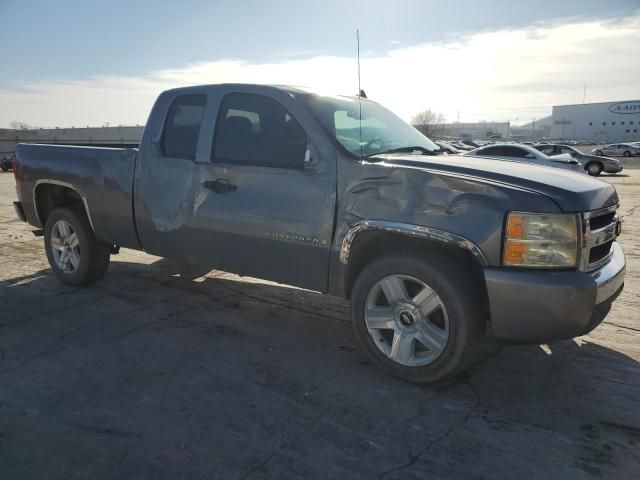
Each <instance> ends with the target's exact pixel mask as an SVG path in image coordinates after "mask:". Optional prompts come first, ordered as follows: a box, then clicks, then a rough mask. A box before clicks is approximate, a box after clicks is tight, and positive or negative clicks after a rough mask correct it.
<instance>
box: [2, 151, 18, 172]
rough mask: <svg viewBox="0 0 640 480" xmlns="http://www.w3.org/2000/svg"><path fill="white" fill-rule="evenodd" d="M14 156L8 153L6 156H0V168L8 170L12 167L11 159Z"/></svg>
mask: <svg viewBox="0 0 640 480" xmlns="http://www.w3.org/2000/svg"><path fill="white" fill-rule="evenodd" d="M15 158H16V156H15V155H9V156H7V157H4V158H2V160H0V169H1V170H2V171H3V172H8V171H9V170H12V169H13V160H14V159H15Z"/></svg>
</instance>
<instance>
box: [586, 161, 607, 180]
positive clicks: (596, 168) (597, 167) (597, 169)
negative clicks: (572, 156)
mask: <svg viewBox="0 0 640 480" xmlns="http://www.w3.org/2000/svg"><path fill="white" fill-rule="evenodd" d="M584 169H585V170H586V171H587V173H588V174H589V175H591V176H593V177H597V176H598V175H600V174H601V173H602V170H603V166H602V164H601V163H600V162H591V163H587V165H586V166H585V167H584Z"/></svg>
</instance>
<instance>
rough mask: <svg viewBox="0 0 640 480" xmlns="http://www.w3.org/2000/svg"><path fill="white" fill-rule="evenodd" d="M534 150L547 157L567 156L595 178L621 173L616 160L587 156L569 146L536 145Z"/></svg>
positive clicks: (620, 165)
mask: <svg viewBox="0 0 640 480" xmlns="http://www.w3.org/2000/svg"><path fill="white" fill-rule="evenodd" d="M534 148H536V149H537V150H540V151H541V152H542V153H544V154H545V155H547V156H549V157H555V156H557V155H562V154H569V155H571V156H572V157H573V158H575V159H576V160H578V161H579V162H581V163H582V165H584V169H585V170H586V172H587V173H588V174H589V175H593V176H595V177H597V176H598V175H600V174H601V173H602V172H606V173H618V172H621V171H622V163H621V161H620V160H618V159H617V158H608V157H602V156H600V155H589V154H588V153H582V152H581V151H580V150H577V149H575V148H573V147H570V146H569V145H536V146H535V147H534Z"/></svg>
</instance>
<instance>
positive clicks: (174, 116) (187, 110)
mask: <svg viewBox="0 0 640 480" xmlns="http://www.w3.org/2000/svg"><path fill="white" fill-rule="evenodd" d="M206 103H207V98H206V96H205V95H181V96H179V97H177V98H176V99H175V100H174V101H173V103H172V104H171V106H170V107H169V112H168V113H167V120H166V122H165V124H164V132H163V133H162V152H163V153H164V155H165V156H167V157H178V158H188V159H191V160H193V159H194V158H196V147H197V145H198V134H199V133H200V125H201V124H202V117H203V115H204V108H205V105H206Z"/></svg>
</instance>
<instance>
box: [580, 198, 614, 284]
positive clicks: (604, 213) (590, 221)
mask: <svg viewBox="0 0 640 480" xmlns="http://www.w3.org/2000/svg"><path fill="white" fill-rule="evenodd" d="M616 209H617V206H616V207H610V208H604V209H601V210H596V211H595V212H588V213H586V214H584V216H583V223H582V225H583V237H582V255H581V261H580V266H581V269H582V270H585V271H591V270H595V269H596V268H599V267H601V266H602V265H604V264H605V263H607V262H608V261H609V258H610V257H611V255H612V249H611V248H612V245H613V242H614V241H615V239H616V237H617V226H618V216H617V215H616Z"/></svg>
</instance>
